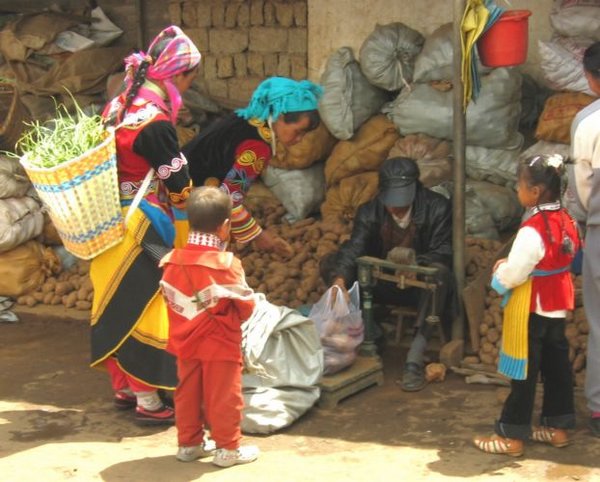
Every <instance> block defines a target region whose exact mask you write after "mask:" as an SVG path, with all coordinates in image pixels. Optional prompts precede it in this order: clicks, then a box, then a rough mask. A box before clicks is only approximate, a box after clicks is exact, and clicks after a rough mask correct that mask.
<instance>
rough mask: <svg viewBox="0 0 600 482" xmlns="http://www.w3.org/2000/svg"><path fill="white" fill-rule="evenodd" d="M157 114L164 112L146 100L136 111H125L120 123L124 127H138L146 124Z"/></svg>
mask: <svg viewBox="0 0 600 482" xmlns="http://www.w3.org/2000/svg"><path fill="white" fill-rule="evenodd" d="M159 114H164V113H163V111H162V110H160V109H159V108H158V107H157V106H155V105H154V104H152V103H150V102H148V103H147V104H146V105H145V106H144V107H142V108H141V109H139V110H137V111H136V112H127V113H126V114H125V117H124V118H123V122H122V123H121V124H122V125H123V127H125V128H138V127H139V126H140V125H143V124H147V123H148V122H150V121H151V120H152V119H154V118H155V117H156V116H157V115H159Z"/></svg>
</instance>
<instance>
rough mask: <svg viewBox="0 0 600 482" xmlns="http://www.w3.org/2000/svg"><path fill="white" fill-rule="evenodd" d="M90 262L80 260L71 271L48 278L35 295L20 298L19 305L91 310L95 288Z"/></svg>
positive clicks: (18, 299)
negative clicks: (56, 306) (42, 305)
mask: <svg viewBox="0 0 600 482" xmlns="http://www.w3.org/2000/svg"><path fill="white" fill-rule="evenodd" d="M89 271H90V262H89V261H84V260H78V261H77V262H76V263H75V264H74V265H73V266H72V267H71V268H70V269H69V270H64V271H62V272H60V273H59V274H57V275H55V276H51V277H48V278H47V279H46V281H45V282H44V284H43V285H42V286H41V287H40V288H39V289H38V290H37V291H35V292H34V293H31V294H28V295H24V296H19V297H18V298H17V304H19V305H26V306H30V307H31V306H35V305H37V304H44V305H63V306H65V307H66V308H75V309H77V310H89V309H90V308H91V307H92V299H93V297H94V288H93V287H92V281H91V280H90V277H89Z"/></svg>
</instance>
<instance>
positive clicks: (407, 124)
mask: <svg viewBox="0 0 600 482" xmlns="http://www.w3.org/2000/svg"><path fill="white" fill-rule="evenodd" d="M453 95H454V94H453V92H452V90H449V91H447V92H440V91H439V90H436V89H434V88H433V87H431V86H430V85H428V84H415V85H413V89H412V91H409V90H402V91H401V92H400V95H399V96H398V97H397V98H396V100H394V101H393V102H391V103H389V104H387V105H386V106H385V107H384V108H383V109H382V111H383V112H384V113H386V114H387V115H388V116H389V117H390V118H391V119H392V121H393V122H394V124H395V125H396V128H397V129H398V131H399V132H400V134H401V135H408V134H416V133H419V132H421V133H423V134H427V135H429V136H431V137H437V138H442V139H449V140H450V139H452V137H453V130H452V125H453V124H452V122H453V121H452V119H453V117H452V116H453ZM520 113H521V74H520V73H519V72H517V71H515V70H512V69H506V68H499V69H494V70H493V71H492V72H491V73H490V74H489V75H486V76H483V77H482V78H481V92H480V94H479V97H478V98H477V102H475V103H474V102H471V103H470V104H469V106H468V107H467V113H466V118H467V132H466V136H467V138H466V142H467V144H468V145H472V146H484V147H493V148H498V149H500V148H502V149H514V148H517V147H519V146H520V145H521V143H522V142H523V136H522V135H521V134H520V133H519V132H518V127H519V117H520Z"/></svg>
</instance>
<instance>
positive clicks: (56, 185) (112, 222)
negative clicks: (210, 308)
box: [21, 131, 125, 259]
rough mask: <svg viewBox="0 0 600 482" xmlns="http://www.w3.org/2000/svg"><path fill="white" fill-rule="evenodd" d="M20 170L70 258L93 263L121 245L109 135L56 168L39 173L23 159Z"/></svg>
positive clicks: (121, 225)
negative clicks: (30, 183) (36, 195)
mask: <svg viewBox="0 0 600 482" xmlns="http://www.w3.org/2000/svg"><path fill="white" fill-rule="evenodd" d="M21 164H22V166H23V167H24V168H25V171H26V172H27V175H28V176H29V178H30V179H31V182H32V183H33V187H34V188H35V190H36V191H37V193H38V195H39V197H40V199H41V200H42V201H43V202H44V204H45V205H46V207H47V209H48V213H49V214H50V218H51V219H52V222H53V223H54V226H55V227H56V230H57V232H58V235H59V236H60V238H61V240H62V242H63V244H64V246H65V248H66V249H67V250H68V251H69V252H70V253H72V254H74V255H75V256H77V257H79V258H82V259H91V258H93V257H95V256H97V255H99V254H100V253H102V252H104V251H106V250H107V249H109V248H111V247H112V246H114V245H116V244H118V243H119V242H120V241H121V240H122V239H123V236H124V234H125V226H124V222H123V215H122V212H121V203H120V199H119V186H118V181H117V162H116V147H115V137H114V132H113V131H109V132H108V133H107V137H106V139H105V140H104V141H103V142H102V143H101V144H99V145H98V146H96V147H95V148H93V149H90V150H89V151H88V152H86V153H85V154H83V155H81V156H79V157H77V158H76V159H71V160H70V161H67V162H64V163H62V164H59V165H58V166H55V167H52V168H40V167H37V166H34V165H32V164H31V162H30V160H29V159H27V156H23V157H21Z"/></svg>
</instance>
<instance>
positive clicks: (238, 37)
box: [169, 0, 308, 106]
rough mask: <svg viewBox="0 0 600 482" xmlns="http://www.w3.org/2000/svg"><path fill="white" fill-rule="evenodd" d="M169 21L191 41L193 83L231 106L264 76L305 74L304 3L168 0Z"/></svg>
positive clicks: (242, 101)
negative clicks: (197, 64) (197, 60)
mask: <svg viewBox="0 0 600 482" xmlns="http://www.w3.org/2000/svg"><path fill="white" fill-rule="evenodd" d="M169 18H170V21H171V23H173V24H175V25H179V26H181V27H182V28H183V30H184V31H185V32H186V33H187V34H188V35H189V36H190V37H191V38H192V39H193V40H194V42H195V43H196V45H197V46H198V48H199V49H200V52H202V63H201V68H200V74H199V78H198V81H197V82H198V83H199V84H200V85H201V87H202V89H203V90H204V91H206V92H207V93H208V94H209V95H211V96H212V97H214V98H216V99H217V100H220V101H226V102H227V103H228V104H230V105H232V106H236V105H243V104H245V103H246V102H247V101H248V99H249V98H250V96H251V95H252V92H253V91H254V89H255V87H256V86H257V85H258V84H259V83H260V82H261V81H262V80H264V79H265V78H266V77H270V76H274V75H277V76H283V77H292V78H294V79H304V78H306V76H307V64H308V60H307V51H308V41H307V0H246V1H242V0H170V2H169Z"/></svg>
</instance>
